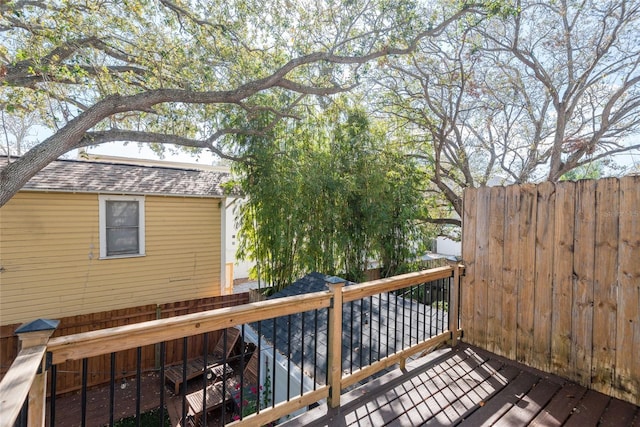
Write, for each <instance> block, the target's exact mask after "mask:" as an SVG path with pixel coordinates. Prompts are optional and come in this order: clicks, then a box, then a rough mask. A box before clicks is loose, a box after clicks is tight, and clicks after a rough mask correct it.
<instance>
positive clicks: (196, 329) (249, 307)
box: [48, 291, 331, 365]
mask: <svg viewBox="0 0 640 427" xmlns="http://www.w3.org/2000/svg"><path fill="white" fill-rule="evenodd" d="M330 303H331V292H329V291H324V292H315V293H313V294H307V295H296V296H291V297H285V298H278V299H277V300H267V301H260V302H255V303H249V304H243V305H241V306H236V307H226V308H219V309H215V310H209V311H203V312H200V313H192V314H185V315H184V316H176V317H171V318H169V319H159V320H151V321H148V322H141V323H135V324H133V325H126V326H118V327H115V328H108V329H101V330H98V331H92V332H82V333H79V334H74V335H68V336H63V337H57V338H52V339H51V340H50V341H49V346H48V350H49V351H50V352H51V354H52V361H53V364H54V365H57V364H60V363H63V362H66V361H68V360H79V359H83V358H85V357H92V356H98V355H101V354H106V353H111V352H116V351H122V350H128V349H131V348H136V347H141V346H145V345H150V344H156V343H159V342H163V341H169V340H172V339H178V338H183V337H187V336H192V335H197V334H204V333H207V332H213V331H217V330H221V329H225V328H230V327H233V326H238V325H243V324H246V323H252V322H258V321H261V320H266V319H271V318H274V317H279V316H286V315H288V314H296V313H302V312H305V311H310V310H315V309H320V308H327V307H329V305H330Z"/></svg>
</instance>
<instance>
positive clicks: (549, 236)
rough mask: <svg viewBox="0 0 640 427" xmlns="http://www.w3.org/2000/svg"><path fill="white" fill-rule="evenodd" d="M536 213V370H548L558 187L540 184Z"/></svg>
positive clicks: (534, 330)
mask: <svg viewBox="0 0 640 427" xmlns="http://www.w3.org/2000/svg"><path fill="white" fill-rule="evenodd" d="M537 197H538V200H537V211H536V243H535V245H536V247H535V252H536V255H535V260H536V261H535V262H536V264H535V266H536V268H535V288H534V310H535V312H534V317H533V322H534V327H533V341H534V348H535V350H534V352H533V358H532V361H531V364H532V366H533V367H535V368H538V369H541V370H544V371H548V370H549V369H550V367H551V366H550V365H551V318H552V314H551V313H552V309H553V288H552V286H551V285H552V283H553V255H554V245H553V233H554V231H555V229H554V224H555V222H554V211H555V186H554V185H553V183H551V182H545V183H543V184H540V185H538V196H537Z"/></svg>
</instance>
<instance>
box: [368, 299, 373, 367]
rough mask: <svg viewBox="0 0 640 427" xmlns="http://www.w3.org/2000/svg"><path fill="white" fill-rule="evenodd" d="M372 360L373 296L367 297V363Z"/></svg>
mask: <svg viewBox="0 0 640 427" xmlns="http://www.w3.org/2000/svg"><path fill="white" fill-rule="evenodd" d="M372 360H373V295H369V363H368V365H370V364H371V361H372Z"/></svg>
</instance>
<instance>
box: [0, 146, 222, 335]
mask: <svg viewBox="0 0 640 427" xmlns="http://www.w3.org/2000/svg"><path fill="white" fill-rule="evenodd" d="M6 162H7V158H6V157H0V167H2V166H4V165H5V164H6ZM194 166H195V165H194ZM226 179H228V174H227V173H225V172H220V171H215V170H202V169H189V168H187V167H184V166H183V167H180V168H178V167H169V166H163V165H161V164H156V165H141V164H127V163H116V162H109V161H86V160H57V161H55V162H53V163H52V164H50V165H49V166H47V167H46V168H45V169H43V170H42V171H41V172H40V173H38V174H37V175H36V176H35V177H33V178H32V179H31V180H30V181H29V182H28V183H27V184H26V185H25V186H24V188H23V189H22V190H21V191H20V192H19V193H18V194H16V195H15V196H14V197H13V199H11V200H10V201H9V202H8V203H7V204H6V205H5V206H3V207H2V208H0V325H8V324H15V323H20V322H25V321H29V320H32V319H35V318H52V319H59V318H61V317H65V316H75V315H80V314H89V313H94V312H101V311H109V310H115V309H121V308H127V307H136V306H140V305H145V304H164V303H170V302H174V301H186V300H192V299H198V298H205V297H212V296H217V295H221V294H223V293H224V292H225V287H224V284H225V259H224V258H225V255H224V254H225V248H224V242H225V236H224V224H225V218H224V211H225V197H224V194H223V191H222V188H221V184H222V183H224V181H225V180H226Z"/></svg>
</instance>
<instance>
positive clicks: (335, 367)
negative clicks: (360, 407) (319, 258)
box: [327, 277, 345, 408]
mask: <svg viewBox="0 0 640 427" xmlns="http://www.w3.org/2000/svg"><path fill="white" fill-rule="evenodd" d="M344 284H345V281H344V279H341V278H339V277H329V278H328V279H327V285H328V286H329V290H330V291H331V293H332V294H333V298H332V301H331V306H330V307H329V325H328V327H329V336H328V343H327V352H328V354H327V369H328V370H329V375H328V382H329V384H328V385H329V398H328V399H327V404H328V405H329V407H330V408H337V407H339V406H340V391H341V385H340V381H341V380H342V288H343V287H344Z"/></svg>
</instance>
